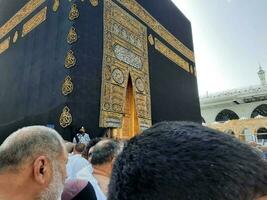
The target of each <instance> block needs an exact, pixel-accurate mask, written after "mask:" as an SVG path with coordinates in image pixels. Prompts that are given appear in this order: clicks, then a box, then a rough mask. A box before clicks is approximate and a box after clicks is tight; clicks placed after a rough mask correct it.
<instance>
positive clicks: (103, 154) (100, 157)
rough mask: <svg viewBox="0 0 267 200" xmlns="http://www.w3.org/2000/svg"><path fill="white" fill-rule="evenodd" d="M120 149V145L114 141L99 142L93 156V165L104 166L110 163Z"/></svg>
mask: <svg viewBox="0 0 267 200" xmlns="http://www.w3.org/2000/svg"><path fill="white" fill-rule="evenodd" d="M118 149H119V146H118V143H117V142H116V141H115V140H113V139H104V140H102V141H100V142H98V143H97V144H96V145H95V146H94V148H93V151H92V154H91V163H92V164H93V165H102V164H104V163H107V162H110V161H111V160H112V159H113V158H114V157H115V156H116V155H117V151H118Z"/></svg>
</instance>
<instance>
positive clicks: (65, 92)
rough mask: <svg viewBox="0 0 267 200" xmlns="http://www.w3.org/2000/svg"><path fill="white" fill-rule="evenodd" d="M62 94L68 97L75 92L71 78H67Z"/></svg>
mask: <svg viewBox="0 0 267 200" xmlns="http://www.w3.org/2000/svg"><path fill="white" fill-rule="evenodd" d="M61 90H62V94H63V95H64V96H67V95H69V94H71V93H72V91H73V83H72V80H71V77H70V76H67V77H66V78H65V80H64V83H63V85H62V89H61Z"/></svg>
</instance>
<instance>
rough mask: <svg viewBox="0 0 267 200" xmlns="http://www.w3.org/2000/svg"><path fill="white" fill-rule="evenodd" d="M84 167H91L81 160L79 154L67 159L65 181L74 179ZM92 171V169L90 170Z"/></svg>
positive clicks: (84, 160)
mask: <svg viewBox="0 0 267 200" xmlns="http://www.w3.org/2000/svg"><path fill="white" fill-rule="evenodd" d="M84 167H89V168H90V167H91V168H92V166H91V164H90V163H89V162H88V160H86V159H85V158H83V157H82V156H81V155H80V154H76V155H72V156H69V157H68V163H67V165H66V170H67V176H68V177H67V180H70V179H75V178H76V174H77V173H78V172H79V171H80V170H81V169H83V168H84ZM92 170H93V168H92Z"/></svg>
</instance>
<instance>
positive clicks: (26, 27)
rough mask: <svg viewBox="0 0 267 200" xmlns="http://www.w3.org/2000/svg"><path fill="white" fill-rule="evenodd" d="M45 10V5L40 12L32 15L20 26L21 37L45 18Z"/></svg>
mask: <svg viewBox="0 0 267 200" xmlns="http://www.w3.org/2000/svg"><path fill="white" fill-rule="evenodd" d="M46 11H47V7H45V8H43V9H42V10H41V11H40V12H38V13H37V14H36V15H35V16H34V17H32V18H31V19H30V20H29V21H27V22H26V23H25V24H24V25H23V28H22V35H21V36H22V37H24V36H25V35H27V34H28V33H29V32H31V31H32V30H33V29H35V28H36V27H37V26H39V25H40V24H41V23H42V22H44V21H45V20H46Z"/></svg>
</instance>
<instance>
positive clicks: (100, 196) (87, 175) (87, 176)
mask: <svg viewBox="0 0 267 200" xmlns="http://www.w3.org/2000/svg"><path fill="white" fill-rule="evenodd" d="M92 173H93V168H92V167H91V168H90V167H84V168H83V169H82V170H80V171H79V172H78V173H77V176H76V178H77V179H83V180H87V181H89V182H90V183H91V185H92V186H93V188H94V190H95V195H96V198H97V200H107V197H106V195H105V194H104V193H103V192H102V190H101V188H100V186H99V184H98V182H97V180H96V179H95V177H94V176H93V174H92Z"/></svg>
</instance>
